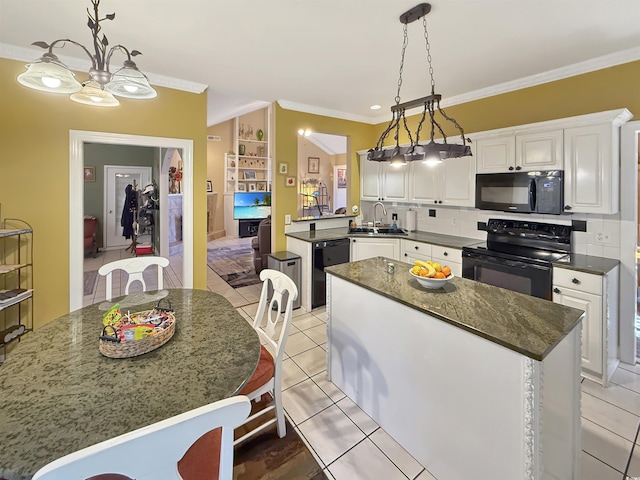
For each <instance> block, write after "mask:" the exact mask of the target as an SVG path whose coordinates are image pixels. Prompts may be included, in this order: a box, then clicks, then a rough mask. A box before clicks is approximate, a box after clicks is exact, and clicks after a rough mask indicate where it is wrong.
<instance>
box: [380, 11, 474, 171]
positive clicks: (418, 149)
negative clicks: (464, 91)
mask: <svg viewBox="0 0 640 480" xmlns="http://www.w3.org/2000/svg"><path fill="white" fill-rule="evenodd" d="M430 11H431V4H429V3H421V4H419V5H417V6H415V7H413V8H412V9H411V10H408V11H407V12H405V13H403V14H402V15H400V22H401V23H402V24H403V25H404V27H403V31H404V41H403V44H402V57H401V61H400V78H399V80H398V92H397V94H396V97H395V105H393V106H392V107H391V114H392V117H391V121H390V122H389V124H388V125H387V127H386V128H385V130H384V131H383V132H382V134H381V135H380V138H379V139H378V141H377V142H376V146H375V147H374V148H372V149H370V150H369V151H368V153H367V159H368V160H372V161H376V162H390V163H391V165H394V166H402V165H406V164H407V162H414V161H424V162H426V163H439V162H442V160H443V159H446V158H456V157H465V156H469V155H471V147H470V146H469V145H467V143H468V142H469V143H470V142H471V140H469V139H467V138H465V136H464V130H463V129H462V127H461V126H460V124H459V123H458V122H457V121H456V120H455V119H454V118H452V117H449V116H448V115H447V114H446V113H445V112H444V110H443V109H442V108H441V106H440V100H441V98H442V96H441V95H439V94H436V93H435V81H434V78H433V67H432V65H431V52H430V45H429V34H428V32H427V22H426V18H425V17H426V15H427V14H428V13H429V12H430ZM420 18H422V23H423V25H424V37H425V41H426V48H427V62H428V65H429V76H430V78H431V94H430V95H428V96H426V97H423V98H418V99H416V100H411V101H408V102H404V103H400V90H401V87H402V70H403V68H404V55H405V50H406V48H407V44H408V35H407V25H408V24H409V23H411V22H413V21H415V20H418V19H420ZM417 107H420V108H422V114H421V116H420V117H419V120H418V126H417V128H416V130H415V132H413V133H412V132H411V131H410V130H409V127H408V126H407V119H406V117H405V114H406V111H407V110H410V109H413V108H417ZM439 117H442V119H444V121H447V122H449V123H451V124H453V126H454V127H455V129H456V130H457V131H458V132H459V134H460V139H461V144H455V143H450V142H449V141H448V139H447V135H446V134H445V132H444V127H443V126H442V122H443V120H440V121H439V120H438V118H439ZM427 119H428V122H429V126H430V132H429V141H428V142H426V143H425V142H423V143H420V133H421V131H422V127H423V125H424V123H425V121H426V120H427ZM401 129H402V130H403V131H404V132H406V133H407V135H408V137H409V142H410V143H409V145H403V146H400V130H401ZM392 132H393V133H394V135H393V138H394V140H395V142H396V144H395V147H393V148H384V142H385V140H386V139H387V137H388V136H389V134H390V133H392ZM436 134H437V135H438V137H439V138H442V142H436V140H435V138H436Z"/></svg>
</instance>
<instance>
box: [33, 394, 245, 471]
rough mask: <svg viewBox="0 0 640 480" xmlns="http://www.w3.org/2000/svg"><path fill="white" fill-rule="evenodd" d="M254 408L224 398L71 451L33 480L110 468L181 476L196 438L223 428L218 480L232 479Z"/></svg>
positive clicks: (242, 401) (237, 399)
mask: <svg viewBox="0 0 640 480" xmlns="http://www.w3.org/2000/svg"><path fill="white" fill-rule="evenodd" d="M143 408H144V407H143ZM250 410H251V404H250V402H249V399H248V398H247V397H244V396H236V397H232V398H227V399H224V400H220V401H219V402H215V403H212V404H209V405H205V406H204V407H200V408H196V409H195V410H191V411H189V412H186V413H183V414H180V415H177V416H175V417H172V418H168V419H166V420H162V421H160V422H158V423H154V424H153V425H148V426H146V427H142V428H140V429H138V430H134V431H132V432H129V433H125V434H124V435H120V436H118V437H115V438H112V439H109V440H105V441H104V442H100V443H97V444H95V445H92V446H90V447H87V448H83V449H82V450H78V451H77V452H74V453H71V454H69V455H65V456H64V457H61V458H59V459H57V460H54V461H53V462H51V463H49V464H48V465H45V466H44V467H42V468H41V469H40V470H38V471H37V472H36V474H35V475H34V476H33V480H84V479H88V478H90V477H93V476H97V475H101V474H106V473H114V474H121V475H126V476H127V477H131V478H132V479H135V480H179V479H180V478H181V477H180V475H179V473H178V470H177V465H178V461H179V460H180V459H181V458H182V456H183V455H184V454H185V452H186V451H187V450H188V449H189V447H190V446H191V445H192V444H193V443H194V442H195V441H196V440H198V439H199V438H200V437H201V436H202V435H204V434H205V433H207V432H208V431H210V430H213V429H216V428H218V427H222V434H221V443H220V469H219V472H220V474H219V477H218V480H231V479H232V478H233V430H234V428H236V427H237V426H238V425H240V424H241V423H242V422H243V421H244V420H245V419H246V418H247V416H248V415H249V411H250ZM132 414H133V415H135V412H132ZM98 478H100V477H98Z"/></svg>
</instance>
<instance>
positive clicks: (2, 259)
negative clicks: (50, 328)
mask: <svg viewBox="0 0 640 480" xmlns="http://www.w3.org/2000/svg"><path fill="white" fill-rule="evenodd" d="M0 225H1V228H0V364H1V363H2V362H4V359H5V357H6V355H7V349H8V348H9V347H10V345H11V344H12V343H14V342H16V341H20V338H21V337H22V336H23V335H25V334H26V333H28V332H30V331H31V330H33V229H32V228H31V225H29V224H28V223H27V222H25V221H24V220H20V219H17V218H5V219H4V220H2V222H1V223H0Z"/></svg>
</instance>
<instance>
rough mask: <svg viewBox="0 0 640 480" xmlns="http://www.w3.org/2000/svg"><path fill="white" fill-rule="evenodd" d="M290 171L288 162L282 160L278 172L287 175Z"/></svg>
mask: <svg viewBox="0 0 640 480" xmlns="http://www.w3.org/2000/svg"><path fill="white" fill-rule="evenodd" d="M288 171H289V164H288V163H285V162H281V163H280V165H278V173H279V174H280V175H286V174H287V172H288Z"/></svg>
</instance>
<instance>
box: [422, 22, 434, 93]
mask: <svg viewBox="0 0 640 480" xmlns="http://www.w3.org/2000/svg"><path fill="white" fill-rule="evenodd" d="M422 25H423V26H424V41H425V43H426V45H427V63H428V64H429V76H430V77H431V95H434V94H435V91H436V81H435V80H434V79H433V65H431V45H429V32H428V31H427V17H426V16H424V17H422Z"/></svg>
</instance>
